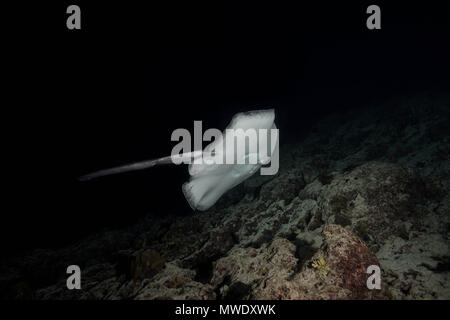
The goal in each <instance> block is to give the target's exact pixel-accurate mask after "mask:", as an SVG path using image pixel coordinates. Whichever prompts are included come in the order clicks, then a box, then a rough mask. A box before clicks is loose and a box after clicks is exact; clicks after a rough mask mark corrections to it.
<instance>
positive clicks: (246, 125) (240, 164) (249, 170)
mask: <svg viewBox="0 0 450 320" xmlns="http://www.w3.org/2000/svg"><path fill="white" fill-rule="evenodd" d="M274 121H275V111H274V109H267V110H255V111H249V112H244V113H238V114H236V115H235V116H234V117H233V118H232V120H231V123H230V124H229V125H228V127H227V129H226V130H225V131H224V134H223V135H222V136H220V137H219V138H218V139H216V140H215V141H213V142H212V143H211V144H209V145H208V146H206V147H205V149H204V150H203V151H201V150H200V151H194V152H187V153H183V154H181V155H177V158H178V159H182V160H194V161H193V163H191V164H190V165H189V174H190V175H191V177H190V180H189V181H188V182H186V183H184V184H183V186H182V190H183V194H184V196H185V198H186V200H187V201H188V203H189V205H190V206H191V207H192V209H194V210H200V211H204V210H207V209H209V208H210V207H211V206H213V205H214V204H215V203H216V202H217V200H219V199H220V197H221V196H222V195H223V194H224V193H225V192H227V191H228V190H230V189H231V188H233V187H235V186H237V185H238V184H240V183H241V182H243V181H244V180H246V179H247V178H249V177H250V176H252V175H253V174H254V173H255V172H257V171H258V170H259V169H260V168H261V166H263V165H265V164H267V163H269V162H270V160H271V155H272V154H273V152H274V150H275V148H277V147H278V135H277V136H276V137H275V138H274V139H273V140H275V141H270V139H268V140H269V144H270V148H269V150H267V149H264V148H258V147H257V146H254V145H253V146H249V147H248V148H247V149H245V152H244V153H242V154H240V155H239V154H238V155H237V158H236V162H235V163H231V164H229V163H217V161H215V160H217V159H218V157H223V158H225V157H226V156H227V154H228V155H229V154H230V153H233V152H234V150H235V148H236V146H235V145H231V144H228V143H226V141H228V140H227V135H229V134H230V132H231V131H233V130H237V129H242V130H243V131H245V130H247V129H254V130H260V129H265V130H270V129H276V126H275V123H274ZM229 129H232V130H229ZM258 139H261V137H259V136H258ZM244 143H245V141H244ZM253 143H255V141H253ZM258 146H259V145H258ZM231 148H233V149H231ZM267 151H269V152H270V154H267ZM233 155H234V153H233ZM252 157H254V158H253V159H257V160H256V161H248V160H249V159H250V158H252ZM200 158H201V160H202V161H195V160H199V159H200ZM171 163H173V156H167V157H163V158H159V159H153V160H147V161H141V162H136V163H131V164H127V165H124V166H120V167H115V168H110V169H104V170H100V171H96V172H93V173H90V174H87V175H85V176H82V177H80V178H79V180H81V181H86V180H91V179H94V178H98V177H102V176H106V175H112V174H118V173H122V172H128V171H135V170H143V169H148V168H151V167H154V166H157V165H161V164H171Z"/></svg>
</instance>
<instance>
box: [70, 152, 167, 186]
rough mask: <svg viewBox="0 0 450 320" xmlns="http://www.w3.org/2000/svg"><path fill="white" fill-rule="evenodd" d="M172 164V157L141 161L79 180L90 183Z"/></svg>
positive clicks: (85, 176)
mask: <svg viewBox="0 0 450 320" xmlns="http://www.w3.org/2000/svg"><path fill="white" fill-rule="evenodd" d="M170 163H172V157H171V156H167V157H163V158H159V159H153V160H146V161H141V162H134V163H129V164H126V165H123V166H119V167H114V168H109V169H103V170H99V171H95V172H92V173H89V174H86V175H84V176H81V177H79V178H78V180H79V181H88V180H91V179H95V178H99V177H103V176H110V175H113V174H118V173H124V172H129V171H137V170H144V169H149V168H152V167H154V166H157V165H161V164H170Z"/></svg>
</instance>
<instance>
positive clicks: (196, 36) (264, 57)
mask: <svg viewBox="0 0 450 320" xmlns="http://www.w3.org/2000/svg"><path fill="white" fill-rule="evenodd" d="M141 6H142V5H139V6H128V5H125V4H109V5H106V4H105V5H100V4H99V5H95V4H92V3H83V4H82V10H83V15H84V14H85V20H83V28H82V30H81V32H79V33H70V32H68V31H67V30H66V29H65V24H64V22H65V21H64V19H65V18H64V16H63V17H60V13H59V11H61V10H62V11H64V10H65V7H66V6H65V5H64V4H60V5H59V6H57V7H50V6H49V7H48V8H46V9H47V11H46V13H47V14H48V16H49V18H48V19H46V20H45V21H44V22H42V23H43V24H42V27H41V28H40V29H28V28H26V27H25V26H24V27H23V29H22V28H21V29H18V30H17V31H18V32H20V33H21V35H22V36H21V37H20V41H19V40H17V39H19V38H14V39H12V41H13V42H14V46H12V48H13V51H14V54H13V56H14V57H12V59H14V61H17V62H16V63H15V64H14V68H11V70H8V71H11V81H10V85H11V93H13V95H14V96H15V100H14V101H15V103H14V105H11V107H9V108H8V112H11V116H9V117H8V118H7V120H6V121H9V120H8V119H12V124H13V125H14V129H13V130H12V131H9V135H8V136H7V138H8V140H9V142H7V146H8V147H10V148H11V150H10V151H8V152H7V155H8V156H7V158H8V159H7V163H8V165H7V166H6V170H5V172H4V174H5V175H6V179H4V180H3V184H4V187H5V189H7V190H8V191H7V193H6V204H5V209H4V212H3V218H2V224H1V227H2V232H1V234H2V239H1V242H2V246H3V247H4V250H5V251H6V252H8V253H15V252H18V251H20V250H24V249H32V248H36V247H60V246H63V245H65V244H68V243H72V242H73V241H75V240H77V239H80V238H81V237H83V236H84V235H87V234H90V233H93V232H97V231H99V230H102V229H103V228H111V227H112V228H120V227H124V226H127V225H130V224H132V223H134V222H135V221H136V220H137V219H138V218H139V217H142V216H143V215H145V214H148V213H153V212H155V213H157V212H160V213H165V212H170V213H175V214H179V215H188V214H191V209H190V208H189V206H188V205H187V203H186V201H185V200H184V197H183V195H182V193H181V184H182V183H183V182H184V181H186V180H187V179H188V173H187V170H186V167H161V168H157V169H155V170H151V171H146V172H139V173H130V174H125V175H123V176H117V177H107V178H104V179H100V180H98V181H93V182H90V183H85V184H82V183H79V182H78V181H77V180H76V178H77V177H78V176H79V175H81V174H85V173H87V172H90V171H92V170H97V169H101V168H105V167H110V166H114V165H119V164H123V163H127V162H132V161H138V160H144V159H150V158H156V157H160V156H166V155H168V154H170V151H171V148H172V147H173V145H174V144H173V143H172V142H171V141H170V134H171V132H172V131H173V130H174V129H176V128H180V127H181V128H187V129H191V128H192V127H193V121H194V120H203V123H204V126H205V127H207V128H219V129H223V128H225V126H226V125H227V124H228V122H229V120H230V119H231V117H232V116H233V115H234V114H235V113H237V112H241V111H248V110H252V109H258V108H261V107H274V108H275V109H276V123H277V126H278V127H279V128H280V134H281V144H282V145H283V144H286V143H287V142H292V141H298V140H299V139H302V138H303V137H304V135H305V134H306V133H308V132H310V131H311V129H312V127H313V125H314V124H315V123H316V122H317V121H318V120H320V119H321V118H322V117H323V116H325V115H328V114H330V113H332V112H336V111H337V112H342V113H345V112H348V110H350V109H353V108H360V107H361V108H362V107H364V106H367V105H369V104H370V103H372V102H373V101H384V99H388V98H390V97H402V96H407V95H409V94H413V93H416V92H424V91H425V92H431V93H433V92H440V91H442V90H443V89H448V88H449V84H450V83H449V77H448V75H449V74H450V66H449V59H448V57H449V56H450V46H449V41H448V40H449V38H450V37H449V36H450V33H449V28H448V19H443V18H445V17H444V10H435V9H433V8H431V7H430V8H428V7H427V8H425V7H424V6H422V5H412V4H409V3H408V7H404V6H402V5H398V6H397V5H394V4H385V5H384V6H383V20H382V21H383V22H382V23H383V24H382V30H378V31H369V30H367V29H366V28H365V17H366V15H365V8H366V7H367V5H365V4H359V5H350V4H342V3H340V2H339V4H336V3H329V4H325V3H324V4H317V5H304V4H302V5H297V6H294V5H291V6H287V7H284V6H281V5H279V6H278V5H274V4H273V3H272V4H259V5H255V6H253V5H247V6H246V5H227V4H223V5H222V4H221V5H216V4H214V5H209V7H203V6H202V7H200V6H199V5H193V4H189V5H182V6H172V5H158V6H154V5H148V6H144V7H142V8H141ZM57 14H58V18H56V16H57ZM83 17H84V16H83ZM33 21H34V20H33ZM55 25H58V27H56V26H55ZM205 129H206V128H205Z"/></svg>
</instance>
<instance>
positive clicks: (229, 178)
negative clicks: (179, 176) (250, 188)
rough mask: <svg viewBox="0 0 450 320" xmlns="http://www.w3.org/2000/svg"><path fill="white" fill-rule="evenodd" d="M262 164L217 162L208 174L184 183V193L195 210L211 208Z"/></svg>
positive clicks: (194, 177)
mask: <svg viewBox="0 0 450 320" xmlns="http://www.w3.org/2000/svg"><path fill="white" fill-rule="evenodd" d="M260 167H261V165H260V164H232V165H229V164H222V165H220V164H217V165H212V167H211V168H209V172H208V174H202V175H196V176H192V177H191V179H190V180H189V182H186V183H185V184H183V194H184V196H185V197H186V200H187V201H188V202H189V205H190V206H191V208H192V209H194V210H199V211H205V210H208V209H209V208H211V207H212V206H213V205H214V204H215V203H216V202H217V200H219V199H220V197H221V196H222V195H223V194H224V193H225V192H227V191H228V190H230V189H232V188H233V187H235V186H237V185H238V184H240V183H241V182H242V181H244V180H245V179H247V178H248V177H250V176H251V175H253V174H254V173H255V172H256V171H258V169H259V168H260Z"/></svg>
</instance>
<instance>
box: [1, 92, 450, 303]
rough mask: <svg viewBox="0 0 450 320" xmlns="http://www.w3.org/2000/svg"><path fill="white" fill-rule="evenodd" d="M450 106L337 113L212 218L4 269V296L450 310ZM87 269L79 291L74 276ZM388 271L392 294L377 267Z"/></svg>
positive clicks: (122, 234)
mask: <svg viewBox="0 0 450 320" xmlns="http://www.w3.org/2000/svg"><path fill="white" fill-rule="evenodd" d="M449 115H450V99H449V98H448V97H442V96H429V95H428V96H427V95H422V96H420V97H418V96H414V97H411V98H402V99H401V100H391V101H388V102H384V103H383V104H381V105H376V104H375V105H372V106H369V107H368V108H367V109H366V110H363V111H361V110H359V111H358V112H346V113H341V114H336V115H332V116H330V117H328V118H327V119H324V120H323V121H321V122H319V123H318V125H317V126H316V127H315V129H314V130H313V132H311V133H310V135H309V136H308V137H307V138H306V139H304V140H302V141H299V142H297V143H295V144H292V145H285V146H283V147H282V149H281V150H280V158H281V163H280V171H279V173H278V174H277V175H276V176H272V177H261V176H254V177H252V178H251V179H249V180H248V181H246V182H244V183H243V184H241V185H239V186H238V187H236V188H235V189H233V190H231V191H230V192H229V193H228V194H227V195H226V196H225V197H223V198H222V199H221V200H220V202H219V203H218V204H217V205H216V206H214V207H213V208H212V209H210V210H209V211H207V212H201V213H195V214H191V215H188V216H177V215H173V214H167V215H164V216H162V217H161V216H155V215H148V216H147V217H145V218H143V219H142V221H140V222H139V223H138V224H136V225H135V226H133V227H130V228H127V229H125V230H114V231H105V232H102V233H100V234H97V235H93V236H91V237H90V238H88V239H85V240H83V241H81V242H80V243H78V244H76V245H73V246H71V247H68V248H65V249H62V250H56V251H53V250H35V251H34V252H32V253H30V254H27V255H25V256H20V257H15V258H12V259H9V260H8V261H3V262H2V263H1V266H0V277H1V278H0V288H2V290H1V296H2V297H3V298H35V299H392V298H393V299H450V281H449V266H450V254H449V227H450V221H449V209H450V197H449V192H448V191H449V187H450V174H449V169H450V160H449V153H450V140H449V138H450V131H449V130H450V118H449ZM74 262H76V263H77V264H78V265H79V266H80V267H81V269H82V272H83V273H82V290H67V288H66V284H65V282H66V274H65V270H66V267H67V266H68V265H70V264H74ZM369 265H380V266H381V270H382V288H381V290H368V289H367V286H366V280H367V277H368V275H367V274H366V268H367V267H368V266H369Z"/></svg>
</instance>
